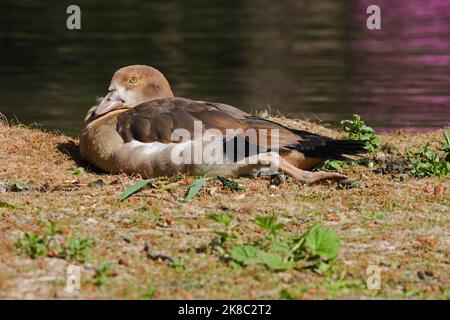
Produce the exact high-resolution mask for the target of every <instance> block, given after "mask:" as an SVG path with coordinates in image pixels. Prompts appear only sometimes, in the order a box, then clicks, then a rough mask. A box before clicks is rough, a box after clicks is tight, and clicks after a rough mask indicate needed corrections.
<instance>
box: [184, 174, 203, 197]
mask: <svg viewBox="0 0 450 320" xmlns="http://www.w3.org/2000/svg"><path fill="white" fill-rule="evenodd" d="M206 180H207V178H206V177H203V178H200V179H197V180H195V181H194V182H193V183H192V184H191V185H190V186H189V189H188V192H187V195H186V200H187V201H190V200H192V198H194V197H195V196H196V195H197V193H198V192H199V191H200V190H201V189H202V187H203V185H204V184H205V181H206Z"/></svg>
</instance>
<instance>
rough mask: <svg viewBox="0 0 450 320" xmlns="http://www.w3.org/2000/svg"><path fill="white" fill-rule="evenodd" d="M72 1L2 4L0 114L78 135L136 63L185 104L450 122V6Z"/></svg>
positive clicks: (330, 117) (384, 122) (441, 1)
mask: <svg viewBox="0 0 450 320" xmlns="http://www.w3.org/2000/svg"><path fill="white" fill-rule="evenodd" d="M372 2H374V1H367V0H360V1H356V0H355V1H336V0H315V1H312V0H311V1H308V0H304V1H301V0H292V1H283V0H281V1H257V0H253V1H232V0H227V1H224V0H215V1H206V0H195V1H181V0H178V1H169V0H166V1H123V0H122V1H75V2H73V3H75V4H77V5H79V6H80V7H81V11H82V30H79V31H69V30H67V28H66V19H67V16H68V15H67V14H66V7H67V6H68V5H70V4H72V2H69V1H58V2H56V1H55V2H53V3H52V2H50V1H48V2H47V1H33V0H22V1H18V0H16V1H8V0H2V1H1V3H0V12H1V20H0V61H1V64H0V99H1V106H0V112H1V113H3V114H5V115H6V116H7V117H8V118H13V117H17V118H18V119H19V120H20V121H21V122H24V123H33V122H37V123H40V124H43V125H45V126H46V127H48V128H51V129H59V130H60V131H63V132H66V133H69V134H74V135H77V134H78V131H79V128H80V125H81V122H82V119H83V116H84V114H85V112H86V111H87V109H89V107H90V106H92V105H93V104H94V103H95V100H96V97H100V96H102V95H104V94H105V92H106V89H107V87H108V84H109V81H110V78H111V76H112V74H113V73H114V71H115V70H116V69H118V68H120V67H122V66H125V65H129V64H148V65H152V66H154V67H156V68H158V69H159V70H161V71H162V72H163V73H164V74H165V75H166V76H167V78H168V79H169V81H170V82H171V84H172V87H173V90H174V92H175V94H176V95H178V96H185V97H189V98H192V99H199V100H211V101H220V102H224V103H228V104H231V105H235V106H238V107H240V108H242V109H245V110H248V111H255V110H262V109H265V108H267V106H270V107H271V109H272V111H273V112H276V111H280V112H281V113H284V114H286V115H290V116H293V117H299V118H304V117H308V118H319V119H321V120H324V121H327V122H331V123H333V124H335V125H337V124H338V121H339V120H340V119H342V118H348V117H350V116H351V114H352V113H359V114H361V115H362V116H363V117H364V118H365V119H366V120H367V122H368V123H369V124H370V125H372V126H374V127H378V128H398V127H415V128H433V127H441V126H444V125H448V124H450V1H446V0H430V1H421V0H408V1H406V0H405V1H400V0H397V1H396V0H390V1H375V2H376V3H377V4H378V5H380V7H381V8H382V30H378V31H370V30H367V29H366V27H365V26H366V24H365V21H366V20H365V19H366V17H367V15H366V13H365V11H366V8H367V6H368V5H370V4H372Z"/></svg>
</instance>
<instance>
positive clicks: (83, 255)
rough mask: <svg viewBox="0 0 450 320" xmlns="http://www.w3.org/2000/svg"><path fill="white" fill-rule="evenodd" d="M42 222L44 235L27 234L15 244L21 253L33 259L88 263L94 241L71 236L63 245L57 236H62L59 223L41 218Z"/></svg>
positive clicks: (80, 236)
mask: <svg viewBox="0 0 450 320" xmlns="http://www.w3.org/2000/svg"><path fill="white" fill-rule="evenodd" d="M40 222H41V224H42V225H43V226H45V230H44V235H40V234H37V233H25V234H24V235H23V236H21V237H18V238H17V239H16V242H15V247H16V248H17V249H18V250H19V252H21V253H23V254H26V255H27V256H29V257H30V258H32V259H37V258H39V257H43V256H48V257H59V258H68V259H70V260H75V261H78V262H84V261H86V259H87V258H88V257H89V253H90V249H91V248H92V247H93V245H94V243H93V241H91V240H90V239H89V238H88V237H85V236H82V235H78V236H77V237H74V236H72V235H69V236H68V237H67V238H66V239H65V241H64V242H63V243H61V241H59V239H58V238H56V236H57V235H60V234H62V231H61V230H60V229H59V228H58V226H57V223H56V222H55V221H51V220H47V219H45V218H41V220H40ZM57 239H58V240H57ZM62 239H64V238H62ZM55 240H56V241H55Z"/></svg>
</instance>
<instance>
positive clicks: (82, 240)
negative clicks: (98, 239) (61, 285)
mask: <svg viewBox="0 0 450 320" xmlns="http://www.w3.org/2000/svg"><path fill="white" fill-rule="evenodd" d="M93 246H94V243H93V241H92V240H91V239H90V238H89V237H87V236H83V235H77V236H76V237H75V236H73V235H69V236H68V237H67V239H66V243H65V252H66V256H67V257H68V258H69V259H71V260H75V261H78V262H85V261H86V260H88V258H89V257H90V253H91V249H92V248H93Z"/></svg>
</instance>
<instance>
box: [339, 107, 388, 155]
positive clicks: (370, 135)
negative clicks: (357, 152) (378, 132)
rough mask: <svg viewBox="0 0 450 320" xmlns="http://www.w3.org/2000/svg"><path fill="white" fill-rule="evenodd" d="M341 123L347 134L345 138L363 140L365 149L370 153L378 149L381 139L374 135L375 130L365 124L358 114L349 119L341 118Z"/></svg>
mask: <svg viewBox="0 0 450 320" xmlns="http://www.w3.org/2000/svg"><path fill="white" fill-rule="evenodd" d="M341 125H342V130H344V132H345V133H346V134H347V135H346V137H345V138H346V139H352V140H359V141H363V142H365V144H366V149H367V151H369V152H370V153H374V152H375V151H377V150H378V148H379V146H380V144H381V139H380V138H379V137H376V136H375V130H373V129H372V128H371V127H369V126H367V125H366V124H365V123H364V121H363V120H361V117H360V116H359V115H357V114H354V115H353V117H352V119H351V120H342V121H341Z"/></svg>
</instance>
